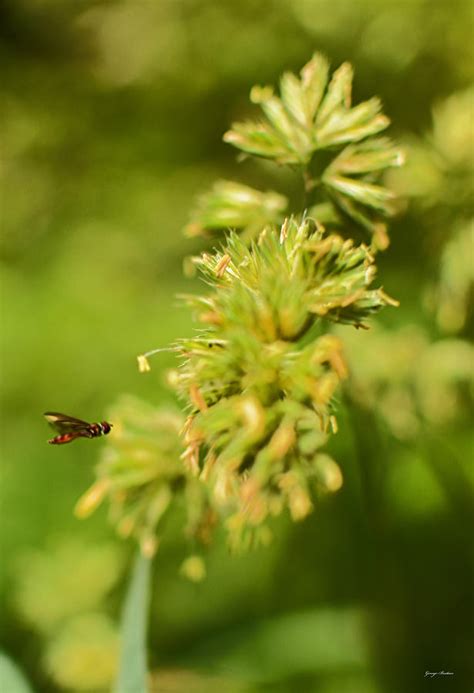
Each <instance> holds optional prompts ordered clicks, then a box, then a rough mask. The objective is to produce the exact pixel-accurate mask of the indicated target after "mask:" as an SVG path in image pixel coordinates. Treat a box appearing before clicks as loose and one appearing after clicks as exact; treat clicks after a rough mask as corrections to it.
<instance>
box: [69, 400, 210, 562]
mask: <svg viewBox="0 0 474 693" xmlns="http://www.w3.org/2000/svg"><path fill="white" fill-rule="evenodd" d="M110 418H111V419H112V420H113V422H114V431H113V435H111V436H110V442H109V445H108V446H107V447H106V448H105V450H104V454H103V457H102V460H101V462H100V463H99V465H98V468H97V479H96V481H95V482H94V484H93V485H92V486H91V488H90V489H89V490H88V491H87V492H86V493H85V494H84V495H83V496H82V498H80V499H79V501H78V503H77V505H76V514H77V515H78V516H79V517H87V516H88V515H90V514H91V513H92V512H93V511H94V510H95V509H96V508H97V506H98V505H99V504H100V503H102V501H104V500H105V499H108V501H109V503H110V520H111V522H112V523H113V524H114V525H115V526H116V528H117V532H118V534H119V535H120V536H122V537H128V536H134V537H135V538H136V539H137V540H138V541H139V543H140V546H141V549H142V552H143V553H144V554H145V555H149V556H152V555H153V554H154V553H155V551H156V549H157V546H158V534H159V530H158V524H159V522H160V520H161V519H162V518H163V516H164V515H165V514H166V512H167V510H168V509H169V508H170V506H171V505H172V501H173V500H175V498H176V497H177V495H178V494H183V495H184V496H185V497H186V501H187V502H186V508H187V510H188V525H187V533H188V534H189V535H192V536H195V537H198V538H200V539H202V540H204V541H205V540H206V539H207V534H208V531H209V526H211V525H212V513H210V512H208V511H207V503H206V493H205V488H204V487H203V486H202V485H200V484H198V483H197V481H196V480H195V479H194V478H192V476H190V475H189V474H187V473H186V469H185V468H184V467H183V465H182V463H181V461H180V455H181V453H182V451H183V448H182V443H181V438H180V432H181V429H182V427H183V424H184V417H183V416H182V415H181V414H180V413H179V412H177V411H175V410H170V409H155V407H153V406H151V405H148V404H146V403H144V402H142V401H140V400H138V399H136V398H133V397H123V398H122V399H121V400H120V401H119V402H118V403H117V404H116V405H115V407H114V408H113V409H112V410H111V412H110Z"/></svg>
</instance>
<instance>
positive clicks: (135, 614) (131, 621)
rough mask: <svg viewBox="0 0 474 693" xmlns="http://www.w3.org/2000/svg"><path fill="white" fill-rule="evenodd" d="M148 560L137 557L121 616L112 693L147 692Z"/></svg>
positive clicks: (149, 561) (149, 565)
mask: <svg viewBox="0 0 474 693" xmlns="http://www.w3.org/2000/svg"><path fill="white" fill-rule="evenodd" d="M150 568H151V560H150V559H149V558H146V557H145V556H143V555H142V554H141V552H140V553H139V554H138V555H137V558H136V559H135V565H134V569H133V575H132V581H131V583H130V587H129V589H128V593H127V596H126V600H125V607H124V610H123V616H122V633H121V635H122V646H121V652H120V661H119V672H118V676H117V682H116V684H115V688H114V692H115V693H145V692H146V691H147V678H148V673H147V664H146V631H147V614H148V604H149V599H150V596H149V593H150Z"/></svg>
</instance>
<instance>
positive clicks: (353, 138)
mask: <svg viewBox="0 0 474 693" xmlns="http://www.w3.org/2000/svg"><path fill="white" fill-rule="evenodd" d="M352 78H353V71H352V67H351V66H350V65H349V64H348V63H344V64H343V65H341V66H340V67H339V69H338V70H336V71H335V72H334V74H333V76H332V78H331V79H329V64H328V61H327V60H326V58H324V56H322V55H321V54H319V53H316V54H315V55H314V56H313V57H312V59H311V60H310V61H309V62H308V63H307V64H306V65H305V66H304V67H303V69H302V70H301V74H300V78H298V77H297V76H296V75H294V74H292V73H289V72H288V73H285V74H284V75H283V77H282V79H281V83H280V92H281V96H280V97H279V96H277V95H276V94H275V93H274V90H273V88H272V87H254V88H253V89H252V91H251V94H250V98H251V101H253V103H255V104H258V105H259V106H260V107H261V109H262V111H263V118H261V119H260V120H250V121H245V122H243V123H234V124H233V126H232V128H231V130H229V131H228V132H226V133H225V135H224V141H225V142H228V143H229V144H232V145H233V146H235V147H237V148H238V149H240V150H242V151H243V152H244V153H245V154H246V155H248V154H250V155H253V156H257V157H263V158H266V159H269V160H272V161H274V162H276V163H278V164H285V165H289V166H291V167H296V168H298V169H300V170H301V172H302V174H303V177H304V181H305V189H306V200H305V206H306V207H307V208H308V209H309V212H310V214H311V215H313V216H315V217H317V218H318V219H320V220H321V221H323V222H324V223H327V224H331V226H334V227H336V226H337V227H339V228H342V229H344V228H345V227H347V221H348V220H352V222H355V223H356V224H358V225H361V226H362V227H363V228H365V229H366V230H367V231H369V233H370V234H371V236H372V245H373V248H374V249H377V250H383V249H385V248H386V247H387V245H388V236H387V234H386V226H385V223H384V221H383V220H384V218H385V217H387V216H390V215H392V214H393V212H394V211H395V209H394V194H393V193H392V191H391V190H389V189H388V188H386V187H384V186H383V185H382V184H381V178H382V175H383V173H384V172H385V171H386V170H387V169H389V168H392V167H398V166H400V165H401V164H402V163H403V160H404V156H403V153H402V151H401V150H400V149H399V148H397V147H396V146H394V145H393V144H392V142H391V141H390V140H389V139H388V138H386V137H380V136H377V135H379V133H380V132H381V131H383V130H385V129H386V128H387V127H388V125H389V124H390V120H389V119H388V118H387V116H386V115H384V114H383V113H382V112H381V109H382V105H381V102H380V100H379V99H378V98H377V97H374V98H372V99H369V100H368V101H364V102H363V103H360V104H358V105H357V106H352V97H351V91H352ZM286 204H287V203H286V199H285V198H284V197H282V196H281V195H278V194H277V193H274V192H267V193H262V192H260V191H258V190H254V189H252V188H248V187H247V186H240V185H239V186H236V185H235V184H232V183H229V182H227V181H221V182H219V183H218V184H217V185H216V186H215V187H214V188H213V190H212V191H211V192H209V193H207V194H206V195H203V196H202V197H201V199H200V203H199V205H198V207H197V208H196V209H195V211H194V213H193V214H192V220H191V223H190V224H189V225H188V227H187V232H188V233H192V234H196V233H199V234H202V233H204V232H205V231H209V230H211V231H213V230H215V229H218V228H221V229H228V228H229V227H230V228H234V229H235V228H237V229H244V230H245V232H246V233H247V235H253V236H256V235H258V233H259V232H260V231H261V229H262V228H263V226H264V225H265V224H266V223H268V222H275V221H278V217H279V216H281V214H282V212H283V210H284V209H285V207H286ZM280 221H281V219H280ZM259 222H260V224H259ZM262 222H263V223H262Z"/></svg>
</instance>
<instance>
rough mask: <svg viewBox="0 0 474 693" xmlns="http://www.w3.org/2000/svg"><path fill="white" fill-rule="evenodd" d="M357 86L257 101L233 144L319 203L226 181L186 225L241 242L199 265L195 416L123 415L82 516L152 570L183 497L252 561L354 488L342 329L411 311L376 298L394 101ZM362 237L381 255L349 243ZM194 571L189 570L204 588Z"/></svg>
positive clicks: (177, 381) (199, 524)
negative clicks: (348, 484)
mask: <svg viewBox="0 0 474 693" xmlns="http://www.w3.org/2000/svg"><path fill="white" fill-rule="evenodd" d="M351 84H352V68H351V67H350V65H348V64H346V63H345V64H344V65H342V66H341V67H340V68H339V69H338V70H337V71H336V72H335V73H334V75H333V77H332V79H331V80H329V66H328V63H327V61H326V59H325V58H324V57H323V56H321V55H319V54H315V55H314V56H313V58H312V59H311V60H310V62H309V63H308V64H307V65H306V66H305V67H304V68H303V69H302V71H301V76H300V78H298V77H296V76H295V75H292V74H289V73H288V74H285V75H284V76H283V78H282V80H281V97H278V96H276V95H275V94H274V92H273V90H272V89H271V88H268V87H265V88H254V89H253V90H252V92H251V99H252V101H253V102H254V103H256V104H258V105H259V106H260V107H261V109H262V111H263V116H264V117H263V119H260V120H255V121H248V122H245V123H236V124H234V125H233V127H232V129H231V130H230V131H229V132H228V133H226V135H225V136H224V139H225V141H227V142H229V143H231V144H232V145H234V146H235V147H237V148H238V149H240V150H241V151H243V152H244V153H245V155H252V156H256V157H263V158H266V159H269V160H271V161H273V162H275V163H276V164H278V165H285V166H290V167H292V168H294V169H296V170H298V171H299V172H300V173H301V180H302V185H303V188H304V193H305V202H304V207H303V208H302V209H300V210H297V209H295V210H292V213H290V212H289V210H288V200H287V199H286V198H285V197H284V196H282V195H281V194H279V193H276V192H274V191H270V192H266V193H262V192H260V191H257V190H254V189H252V188H249V187H247V186H243V185H241V184H235V183H231V182H223V181H221V182H220V183H218V184H216V185H215V186H214V188H213V189H212V190H211V192H210V193H207V194H206V195H205V196H203V197H202V198H201V201H200V203H199V205H198V208H197V210H196V212H195V214H194V215H193V218H192V220H191V222H190V224H189V225H188V226H187V229H186V231H187V233H188V234H205V233H207V232H213V233H215V232H216V231H218V230H219V229H224V230H226V229H228V227H229V226H232V227H233V228H234V230H229V229H228V233H226V234H225V235H223V236H222V242H221V245H220V248H218V249H216V250H214V251H213V252H205V253H203V254H202V255H201V256H199V257H197V258H194V259H193V260H192V264H193V265H194V266H195V267H196V268H197V270H198V272H199V273H200V275H201V277H202V279H203V280H204V282H205V283H206V284H207V286H208V292H207V293H206V294H204V295H201V296H194V295H193V296H184V297H183V300H184V301H185V302H186V303H187V304H188V305H190V306H191V307H192V309H193V311H194V314H195V317H196V321H197V324H198V326H199V329H198V331H197V333H196V334H195V335H194V336H193V337H191V338H189V339H182V340H179V341H177V342H176V343H175V344H174V345H172V346H171V347H169V348H170V349H171V350H172V351H174V352H175V353H176V356H177V358H178V362H179V365H178V367H177V368H176V370H174V371H172V372H171V373H170V375H169V383H170V385H171V386H172V387H173V388H174V389H175V390H176V392H177V394H178V397H179V399H180V401H181V402H182V411H183V413H180V412H171V411H161V412H160V411H157V410H155V409H154V407H151V406H149V405H144V404H142V403H139V402H137V401H136V400H130V399H129V400H126V401H122V402H121V403H119V404H118V405H117V407H116V408H115V410H114V412H113V413H112V414H111V418H112V420H113V421H114V424H115V428H114V433H113V435H112V436H111V440H110V444H109V446H108V448H107V449H106V451H105V453H104V457H103V460H102V462H101V463H100V465H99V467H98V479H97V481H96V483H95V484H94V486H93V487H92V489H91V490H90V491H89V492H88V493H87V494H86V495H85V496H84V497H83V498H82V499H81V501H80V502H79V504H78V506H77V512H78V514H79V515H80V516H85V515H87V514H88V513H89V512H91V511H92V510H93V509H94V508H95V507H96V506H97V505H98V503H99V502H101V501H102V500H103V499H104V498H106V497H108V498H109V500H110V501H111V509H112V519H113V521H114V522H115V523H116V525H117V528H118V531H119V533H120V534H121V535H124V536H127V535H130V534H134V535H135V536H136V537H137V538H138V539H139V541H140V544H141V547H142V551H143V553H144V554H145V555H147V556H148V557H150V556H152V555H153V554H154V552H155V550H156V548H157V543H158V540H157V536H158V535H159V532H160V528H159V523H160V520H161V518H162V517H163V516H164V515H165V514H166V513H167V512H168V510H169V508H170V507H171V506H172V504H173V501H174V500H176V499H178V498H181V499H182V498H183V496H184V499H185V505H186V507H187V509H188V515H189V521H188V525H187V531H188V534H189V535H191V536H193V537H194V538H195V539H198V540H200V541H201V542H202V543H206V542H208V541H209V540H210V538H211V536H212V530H213V528H214V527H215V526H216V525H218V524H222V525H224V526H225V528H226V531H227V535H228V541H229V545H230V546H231V547H232V548H233V549H235V550H243V549H247V548H249V547H250V546H256V545H258V544H261V543H263V544H265V543H267V542H268V541H269V540H270V538H271V517H272V516H274V515H278V514H280V513H281V512H283V511H284V510H288V511H289V513H290V515H291V517H292V519H293V520H295V521H296V520H301V519H303V518H304V517H306V516H307V515H308V513H309V512H310V511H311V509H312V507H313V504H314V503H315V502H316V500H317V498H318V496H319V495H321V494H324V493H327V492H334V491H337V490H338V489H339V488H340V486H341V485H342V480H343V477H342V472H341V469H340V467H339V466H338V464H337V463H336V461H334V460H333V459H332V458H331V457H330V456H329V455H328V454H327V452H325V450H324V446H325V443H326V441H327V439H328V437H329V436H331V435H333V434H334V433H335V432H336V431H337V396H338V388H339V385H340V383H341V381H343V380H344V379H345V378H346V376H347V366H346V360H345V357H344V348H343V341H342V339H341V338H340V337H339V336H336V335H335V334H334V332H333V326H334V325H335V324H339V325H345V326H346V327H345V329H353V328H354V327H355V328H365V327H366V326H367V320H368V319H369V318H370V317H371V316H372V315H373V314H374V313H375V312H377V311H378V310H380V309H381V308H383V307H384V306H387V305H396V303H397V302H396V301H394V300H393V299H391V298H389V297H388V296H387V295H386V294H385V293H384V292H383V290H382V289H381V288H373V287H372V284H373V281H374V278H375V273H376V265H375V257H376V252H377V251H378V250H381V249H384V248H386V247H387V245H388V236H387V231H386V225H385V221H384V220H385V218H386V217H387V216H389V215H390V214H391V213H392V211H393V209H392V202H393V197H394V196H393V193H392V192H391V191H390V190H388V189H387V188H385V187H384V186H383V184H382V181H381V177H382V174H383V173H384V171H385V170H386V169H387V168H389V167H393V166H399V165H400V164H401V163H402V160H403V156H402V154H401V152H400V150H399V149H397V148H396V147H395V146H394V145H393V144H392V143H391V142H390V141H389V140H388V139H386V138H381V137H380V136H379V133H380V132H381V131H382V130H384V129H385V128H386V127H387V126H388V124H389V120H388V118H387V117H386V116H385V115H383V114H382V113H381V104H380V101H379V100H378V99H377V98H374V99H370V100H369V101H366V102H363V103H361V104H359V105H357V106H354V107H353V106H352V104H351ZM323 223H324V224H325V226H326V228H325V227H324V226H323ZM354 225H356V226H360V227H362V228H363V229H364V230H365V232H367V233H368V235H369V236H368V237H369V239H370V247H369V246H368V245H366V244H365V243H356V242H354V241H353V240H352V239H351V238H350V237H348V236H350V235H351V232H352V230H353V229H354ZM239 231H242V232H243V233H242V234H241V235H239V234H238V232H239ZM158 351H159V350H158ZM151 353H153V352H149V353H148V354H143V355H141V356H140V357H139V367H140V370H142V371H148V370H149V369H150V365H149V362H148V356H150V354H151ZM196 560H198V561H199V557H195V559H194V562H192V561H191V563H190V562H189V560H188V562H187V563H185V566H187V570H188V572H189V573H190V576H191V577H193V575H194V578H195V579H199V578H200V577H202V576H203V570H202V569H201V568H200V566H201V564H200V563H196ZM190 566H191V568H192V569H190ZM142 601H143V603H145V602H146V600H142ZM122 676H125V674H123V672H122Z"/></svg>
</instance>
